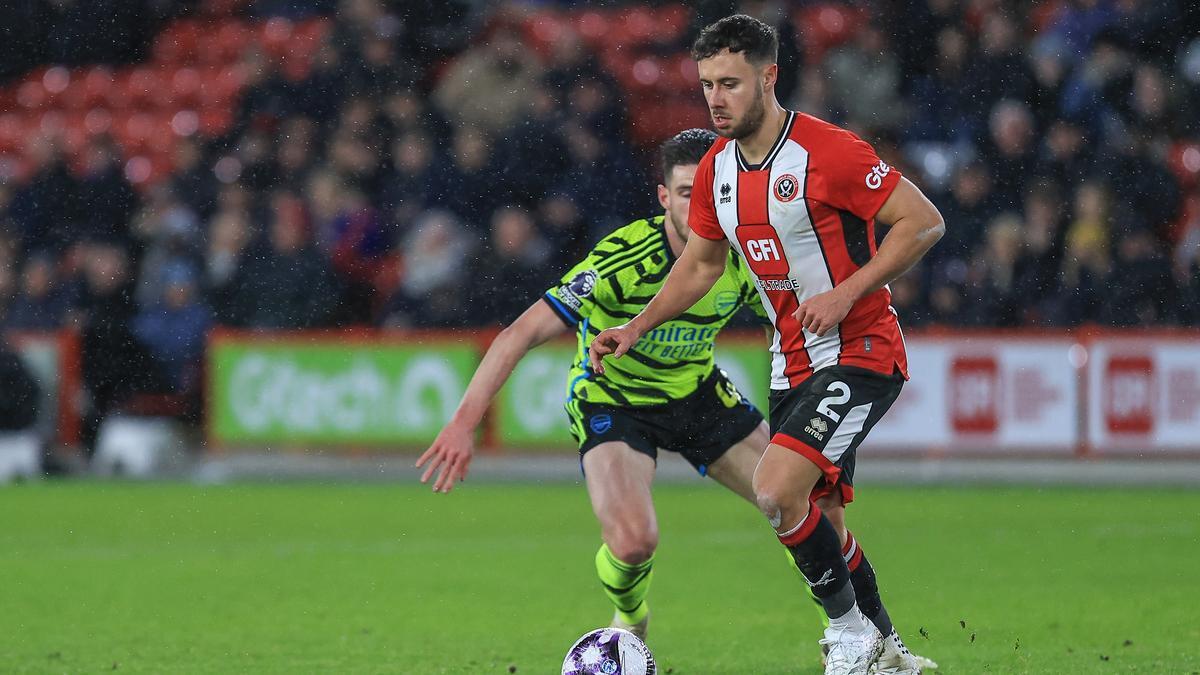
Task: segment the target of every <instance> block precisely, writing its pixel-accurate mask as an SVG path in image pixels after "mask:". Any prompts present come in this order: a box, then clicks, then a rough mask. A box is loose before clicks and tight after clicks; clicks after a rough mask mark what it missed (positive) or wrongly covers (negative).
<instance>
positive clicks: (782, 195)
mask: <svg viewBox="0 0 1200 675" xmlns="http://www.w3.org/2000/svg"><path fill="white" fill-rule="evenodd" d="M799 194H800V181H798V180H796V177H795V176H793V175H792V174H790V173H785V174H783V175H782V176H780V177H779V178H776V179H775V198H776V199H778V200H779V201H781V202H785V203H786V202H790V201H792V200H793V199H795V198H796V196H797V195H799Z"/></svg>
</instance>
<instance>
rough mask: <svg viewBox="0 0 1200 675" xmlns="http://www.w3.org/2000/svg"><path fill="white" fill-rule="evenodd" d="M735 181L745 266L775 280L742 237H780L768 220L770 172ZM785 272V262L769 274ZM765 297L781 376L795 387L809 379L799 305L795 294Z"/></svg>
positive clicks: (773, 293)
mask: <svg viewBox="0 0 1200 675" xmlns="http://www.w3.org/2000/svg"><path fill="white" fill-rule="evenodd" d="M737 177H738V178H737V181H738V190H737V195H738V196H737V206H738V226H737V227H738V230H739V234H738V243H739V245H740V246H742V253H743V254H746V255H743V257H744V258H746V262H747V264H749V265H750V268H751V269H752V270H754V272H755V274H756V275H757V276H758V277H760V278H769V277H770V276H776V275H775V274H770V275H764V274H763V273H762V271H761V270H762V268H761V267H760V266H759V265H758V264H756V263H755V261H754V257H753V255H750V254H751V253H752V252H751V251H747V250H746V249H747V243H746V241H744V240H745V239H746V237H744V236H742V234H743V233H744V232H745V231H755V230H759V229H767V230H770V237H771V238H772V239H774V241H775V242H778V241H779V234H778V233H777V232H776V231H775V228H774V226H772V225H771V224H770V216H769V206H768V205H769V200H770V194H771V172H770V171H769V170H762V171H739V172H738V174H737ZM743 228H745V229H743ZM756 236H757V235H756ZM777 247H778V253H779V254H780V255H782V251H783V248H782V244H777ZM768 268H769V266H768ZM787 268H788V265H787V263H786V259H784V261H783V266H782V269H781V270H771V271H772V272H779V271H783V272H784V273H783V274H782V275H778V276H776V278H787V273H786V270H787ZM766 294H767V299H768V300H770V302H771V307H772V308H773V309H774V311H775V330H776V331H778V333H779V336H780V344H779V349H780V351H781V352H783V356H784V361H785V364H786V365H785V366H784V369H783V374H784V376H785V377H787V379H788V385H789V386H792V387H795V386H796V385H798V384H800V383H801V382H803V381H804V379H805V377H807V376H808V375H809V373H810V369H809V365H810V364H811V361H810V359H809V358H808V352H807V351H805V349H804V327H803V326H802V325H801V324H800V322H799V321H797V320H796V317H795V316H794V315H795V313H796V310H798V309H800V301H799V300H797V299H796V293H795V292H794V291H766Z"/></svg>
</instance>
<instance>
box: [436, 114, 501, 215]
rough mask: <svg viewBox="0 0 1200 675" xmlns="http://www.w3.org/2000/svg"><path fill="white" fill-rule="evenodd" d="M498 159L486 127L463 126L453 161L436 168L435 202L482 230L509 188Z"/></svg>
mask: <svg viewBox="0 0 1200 675" xmlns="http://www.w3.org/2000/svg"><path fill="white" fill-rule="evenodd" d="M497 161H498V160H497V153H495V152H494V151H493V147H492V143H491V140H490V139H489V138H488V136H487V135H486V134H485V133H484V132H483V131H482V130H480V129H476V128H474V127H461V128H459V129H458V130H457V131H456V132H455V134H454V144H453V146H452V148H451V150H450V157H449V161H446V162H441V163H438V164H435V165H434V167H433V178H432V180H431V182H430V187H429V189H430V192H431V199H432V203H433V204H436V205H437V206H439V207H441V208H444V209H449V210H450V211H452V212H453V213H454V214H455V215H456V216H458V218H459V219H461V220H462V221H463V223H464V224H466V225H468V226H469V227H471V229H472V230H474V231H475V232H482V231H483V230H484V228H485V226H486V223H487V219H488V218H489V217H490V216H491V213H492V210H493V209H494V208H496V205H497V204H499V201H500V199H502V198H503V196H504V193H505V191H506V190H505V185H506V182H505V180H504V176H503V174H502V173H501V172H500V170H499V167H498V165H497Z"/></svg>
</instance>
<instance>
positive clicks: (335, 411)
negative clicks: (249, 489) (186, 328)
mask: <svg viewBox="0 0 1200 675" xmlns="http://www.w3.org/2000/svg"><path fill="white" fill-rule="evenodd" d="M209 354H210V355H209V358H210V363H209V368H210V375H211V385H212V391H210V392H209V405H210V409H209V414H210V416H211V426H210V432H211V435H212V436H213V438H214V440H217V441H219V442H221V443H228V444H245V445H254V444H270V443H297V442H300V443H315V444H327V445H339V444H343V445H356V444H362V445H388V444H404V445H419V444H424V443H428V442H429V441H432V440H433V438H434V437H435V436H437V433H438V431H439V430H440V429H441V427H442V425H443V424H445V423H446V421H447V420H449V419H450V416H451V415H452V414H453V412H454V409H455V407H456V406H457V405H458V402H459V400H460V399H461V398H462V394H463V392H464V391H466V388H467V383H468V382H469V381H470V379H471V374H472V373H473V372H474V370H475V366H476V365H477V364H478V362H479V350H478V349H477V348H476V346H475V345H474V344H473V343H471V342H463V343H450V344H437V345H432V344H416V343H393V342H362V341H351V342H348V343H339V342H336V341H329V342H316V343H303V342H299V341H284V342H273V341H271V340H269V339H262V340H254V339H250V340H246V341H240V340H220V341H217V342H215V343H213V344H212V345H210V350H209Z"/></svg>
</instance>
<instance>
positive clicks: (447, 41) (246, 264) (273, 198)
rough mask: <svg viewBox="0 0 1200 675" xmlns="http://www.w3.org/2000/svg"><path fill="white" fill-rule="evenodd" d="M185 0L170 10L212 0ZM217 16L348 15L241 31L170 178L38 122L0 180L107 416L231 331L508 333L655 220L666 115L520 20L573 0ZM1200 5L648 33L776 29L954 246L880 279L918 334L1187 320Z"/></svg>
mask: <svg viewBox="0 0 1200 675" xmlns="http://www.w3.org/2000/svg"><path fill="white" fill-rule="evenodd" d="M51 4H52V5H55V6H58V7H59V8H60V9H62V6H63V5H66V6H70V7H73V8H76V9H78V8H79V6H81V5H82V4H86V3H78V4H77V3H74V2H62V3H51ZM117 4H120V3H117ZM151 4H153V3H151ZM164 4H170V3H164ZM181 4H182V9H180V7H174V8H173V9H172V10H171V11H160V12H159V15H161V16H167V15H170V14H171V13H172V12H175V13H176V14H177V13H179V12H180V11H182V12H185V13H186V12H187V11H190V6H191V5H196V4H198V3H181ZM199 4H203V3H199ZM229 4H231V5H233V8H232V10H231V11H235V12H240V13H241V15H243V16H244V17H245V18H246V20H249V21H253V20H259V19H261V18H264V17H267V16H272V15H275V14H280V13H282V14H286V15H288V16H289V17H291V18H304V17H312V16H318V17H320V16H327V17H328V20H329V21H330V22H332V29H331V30H329V31H328V32H327V33H326V34H325V36H324V37H323V38H322V40H323V42H322V44H321V45H320V46H319V48H318V50H317V54H316V58H315V59H314V61H313V67H312V68H311V70H309V71H308V72H305V73H303V76H302V77H296V76H295V74H293V73H285V72H283V71H282V69H281V68H280V67H279V65H278V64H277V63H276V62H274V61H273V60H272V59H270V58H267V57H266V56H265V55H264V53H263V52H262V51H261V50H260V49H258V48H257V46H256V45H255V44H253V43H249V44H246V45H245V48H244V50H243V51H242V53H241V55H240V57H239V67H240V68H241V69H242V72H243V73H244V76H245V78H246V87H245V89H244V90H243V93H242V95H241V96H240V99H239V100H238V101H237V102H236V110H235V111H234V119H233V124H232V126H231V128H230V130H229V131H228V132H227V133H224V134H222V135H220V136H219V137H214V138H209V137H204V136H202V135H198V134H197V135H191V136H186V137H183V138H181V139H180V140H179V141H178V143H177V144H176V145H175V149H174V155H173V158H172V160H173V169H172V171H171V173H170V175H169V176H168V177H167V178H166V179H165V180H161V181H156V182H153V183H140V184H137V185H135V184H134V183H132V182H131V178H130V172H129V170H128V169H129V166H128V164H127V163H126V160H127V159H128V158H127V157H125V155H124V154H123V153H122V148H121V147H120V146H119V144H118V143H117V142H116V141H115V140H113V139H110V138H105V137H97V138H95V139H93V140H92V141H91V142H90V143H89V144H88V145H87V147H86V148H85V149H84V151H83V152H82V153H80V154H79V156H78V157H73V158H71V157H68V156H67V155H66V153H65V152H64V149H63V146H62V143H61V140H60V139H58V138H55V137H54V136H53V135H47V136H44V137H38V138H33V139H30V141H29V143H28V146H27V148H26V151H25V152H26V155H27V159H28V160H29V161H30V162H31V164H32V167H33V168H32V170H31V172H30V175H29V176H28V177H27V178H21V179H12V178H10V179H8V180H6V181H4V182H2V183H0V329H2V330H4V331H51V330H56V329H59V328H63V327H70V328H74V329H77V330H79V331H80V332H81V334H82V336H83V345H84V364H85V373H84V376H85V380H86V382H85V383H86V384H87V385H88V387H89V391H90V393H91V395H92V398H93V399H95V401H96V403H95V405H96V407H97V409H98V410H101V411H102V410H103V409H104V408H105V407H106V406H107V405H110V404H109V403H108V402H113V401H118V400H122V398H123V397H125V396H126V395H127V394H128V392H129V391H132V390H144V391H166V392H180V391H192V390H194V389H195V388H196V387H197V386H198V381H199V363H200V355H201V354H202V351H203V347H204V339H205V335H206V333H207V332H208V331H209V329H210V328H212V327H214V326H218V325H222V326H231V327H236V328H244V329H310V328H325V327H343V326H379V327H418V328H420V327H464V326H479V325H495V324H500V323H505V322H508V321H511V320H512V319H513V318H514V317H515V316H516V315H517V314H518V313H519V312H520V311H521V310H522V309H523V308H524V307H526V306H527V305H528V304H529V303H530V302H532V301H533V300H534V299H535V298H536V297H537V296H538V294H539V293H540V292H541V291H542V290H543V289H544V288H545V287H546V286H547V285H548V284H549V283H551V282H552V281H553V279H554V278H555V277H556V275H557V274H559V273H561V270H563V269H565V268H567V267H569V266H570V265H571V264H572V263H573V262H574V260H575V259H577V257H578V256H579V255H581V254H582V253H584V252H585V251H586V250H587V248H588V246H589V245H590V244H591V243H592V242H594V241H595V240H597V239H598V238H599V237H600V236H601V235H603V234H604V233H606V232H607V231H610V230H611V229H612V228H614V227H616V226H619V225H621V224H623V223H625V222H628V221H629V220H631V219H634V218H637V217H644V216H648V215H653V214H654V213H655V212H656V211H657V210H658V208H657V204H656V202H655V200H654V199H653V181H654V180H656V179H657V176H656V174H655V170H654V167H653V151H654V147H653V145H652V144H645V143H643V144H637V143H634V142H633V141H631V140H630V138H631V135H630V133H629V130H630V119H631V111H632V110H637V109H641V110H645V109H647V107H649V108H650V109H653V108H654V106H656V105H661V103H660V102H659V101H656V100H653V99H646V98H645V97H639V96H635V95H631V94H630V89H629V87H628V86H626V83H625V82H623V80H622V73H614V72H611V70H610V69H608V68H606V67H605V66H604V61H603V60H602V59H600V58H598V57H597V55H596V54H595V52H594V50H593V49H592V48H591V47H589V45H588V43H587V41H585V40H583V39H581V38H580V36H579V35H577V34H575V33H573V32H572V31H570V30H566V31H563V32H562V33H560V34H558V35H557V37H556V39H555V40H554V41H553V43H552V44H551V45H550V49H549V51H548V52H547V51H546V50H534V49H531V48H529V46H528V41H527V37H528V30H527V29H528V26H529V22H530V21H533V20H534V19H532V18H531V17H534V16H536V14H537V13H538V12H543V11H555V12H559V13H562V12H567V13H570V12H575V11H582V10H580V9H579V8H576V7H574V5H573V3H569V2H560V3H521V2H513V3H502V4H501V3H480V2H434V1H432V0H430V1H421V2H415V1H407V2H395V3H387V2H382V1H381V0H327V1H314V2H307V3H306V2H295V1H293V2H248V3H237V2H234V3H229ZM581 4H582V3H581ZM625 4H627V3H603V6H602V7H600V9H599V10H596V11H619V9H620V8H621V7H622V6H623V5H625ZM1194 4H1195V3H1192V2H1190V1H1189V0H1155V1H1153V2H1149V1H1141V0H1047V1H1036V2H1034V1H1021V2H1011V1H1007V2H1006V1H1003V0H967V1H958V0H915V1H914V2H909V3H882V2H880V3H878V4H873V3H850V4H847V5H844V6H842V9H843V10H844V11H843V16H844V17H849V18H851V19H854V21H853V22H852V25H853V28H852V30H849V31H848V32H847V34H846V35H845V36H844V37H843V38H842V39H840V40H838V41H837V43H836V44H830V45H828V48H821V49H816V48H814V44H813V41H812V37H811V36H812V35H813V34H814V32H815V29H816V27H815V26H809V25H804V24H803V22H801V21H799V20H798V18H797V17H801V16H816V15H814V14H812V13H807V14H806V13H803V12H801V11H798V10H797V8H800V9H801V10H803V9H804V8H806V7H809V6H810V5H812V3H785V2H769V1H768V2H764V1H755V2H702V3H696V4H695V5H694V7H695V11H694V12H693V14H692V18H691V21H692V26H691V27H689V29H688V30H682V31H680V38H679V39H677V40H675V42H674V43H672V44H668V45H659V47H658V48H659V49H661V50H665V51H666V52H667V53H669V54H680V53H683V52H684V51H685V50H686V48H687V47H688V40H689V38H690V37H691V36H692V35H694V34H695V30H696V27H697V26H700V25H703V24H704V23H706V22H708V21H711V20H715V19H717V18H720V17H721V16H724V15H726V14H728V13H732V12H733V11H745V12H747V13H751V14H754V15H757V16H759V17H761V18H764V19H765V20H768V21H769V22H771V23H773V24H774V25H776V26H777V27H779V29H780V33H781V36H783V41H784V44H783V48H782V50H781V73H782V77H783V80H782V81H781V83H780V87H779V90H780V95H781V100H782V102H783V103H784V104H785V105H787V106H789V107H791V108H794V109H798V110H802V111H805V112H809V113H811V114H814V115H817V116H819V117H822V118H825V119H828V120H830V121H833V122H836V123H839V124H842V125H845V126H847V127H849V128H851V129H854V130H855V131H857V132H858V133H859V134H860V135H862V136H863V137H864V138H866V139H868V140H869V141H871V142H872V143H873V144H874V145H875V146H876V148H877V149H878V151H879V153H880V155H881V156H882V157H883V158H884V159H885V160H887V161H888V162H889V163H892V164H894V165H897V166H899V167H900V168H901V170H902V171H903V172H904V173H905V174H906V175H908V176H909V177H910V178H912V179H913V180H914V181H916V182H917V183H918V184H920V185H921V186H922V188H923V189H924V190H925V191H926V193H927V194H928V195H930V197H931V198H932V199H933V200H934V201H935V203H936V204H937V206H938V207H939V208H940V209H941V211H942V213H943V215H944V216H945V219H946V222H947V236H946V238H945V239H944V240H943V241H942V242H941V243H940V244H939V245H938V246H937V247H935V249H934V251H933V252H932V253H931V255H930V256H929V258H928V259H927V260H925V261H923V262H922V263H921V264H920V265H919V266H918V267H917V268H916V269H914V270H913V271H912V272H911V273H909V274H908V275H906V276H905V277H903V278H902V279H900V280H898V281H897V282H896V283H894V284H893V286H892V290H893V294H894V298H895V305H896V308H897V310H898V311H899V313H900V316H901V319H902V322H903V323H904V324H905V325H906V326H914V325H918V326H919V325H931V324H936V325H947V326H993V327H1017V326H1060V327H1069V326H1077V325H1080V324H1084V323H1098V324H1102V325H1109V326H1163V325H1196V324H1200V181H1197V177H1198V176H1200V116H1197V115H1196V114H1195V112H1194V111H1195V110H1196V109H1197V105H1198V104H1200V39H1197V38H1196V36H1197V35H1200V12H1198V11H1197V9H1196V7H1195V6H1194ZM63 11H65V10H63ZM165 20H166V19H164V21H165ZM139 25H140V24H139ZM566 25H568V26H569V25H570V24H569V23H568V24H566ZM135 33H136V31H135ZM606 39H608V40H611V41H614V42H617V43H619V42H620V40H621V39H622V36H621V35H619V34H613V35H611V36H608V37H607V38H606ZM131 40H132V41H134V42H136V40H133V39H132V38H131ZM144 47H145V46H144V44H139V45H135V46H134V47H130V48H129V49H126V50H124V51H122V52H121V55H122V58H127V57H128V55H129V54H130V53H131V52H132V53H136V52H137V51H138V50H139V49H142V50H144ZM107 56H111V55H106V54H101V55H98V56H97V58H100V57H107ZM47 58H49V56H47ZM112 58H117V57H112ZM687 93H688V92H684V95H686V94H687ZM691 93H692V94H694V97H695V100H696V102H697V103H698V102H699V101H700V97H701V93H700V90H699V87H698V86H697V87H696V89H695V91H694V92H691Z"/></svg>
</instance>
